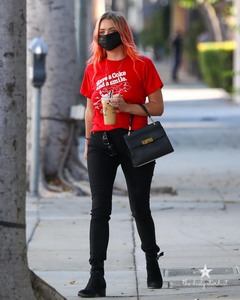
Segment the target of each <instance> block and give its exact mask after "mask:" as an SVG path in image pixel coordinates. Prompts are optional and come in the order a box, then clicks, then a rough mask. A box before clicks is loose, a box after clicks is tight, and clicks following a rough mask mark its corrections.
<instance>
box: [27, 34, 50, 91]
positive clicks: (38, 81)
mask: <svg viewBox="0 0 240 300" xmlns="http://www.w3.org/2000/svg"><path fill="white" fill-rule="evenodd" d="M28 48H29V50H30V51H31V52H32V54H33V56H32V66H31V67H30V79H31V80H32V84H33V86H34V87H36V88H41V87H42V86H43V84H44V82H45V79H46V70H45V61H46V55H47V51H48V47H47V44H46V43H45V41H44V40H43V39H42V38H35V39H33V40H32V42H31V43H30V45H29V47H28Z"/></svg>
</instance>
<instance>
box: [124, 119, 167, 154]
mask: <svg viewBox="0 0 240 300" xmlns="http://www.w3.org/2000/svg"><path fill="white" fill-rule="evenodd" d="M164 136H166V132H165V130H164V128H163V127H162V125H161V123H160V122H159V121H156V122H154V123H152V124H149V125H147V126H145V127H143V128H141V129H138V130H136V131H132V132H131V133H130V135H125V136H124V138H125V141H126V143H127V144H128V147H129V148H130V149H133V148H135V147H139V146H141V145H142V146H144V145H147V144H149V143H152V142H153V141H156V140H158V139H161V138H162V137H164Z"/></svg>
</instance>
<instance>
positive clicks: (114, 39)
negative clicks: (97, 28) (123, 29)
mask: <svg viewBox="0 0 240 300" xmlns="http://www.w3.org/2000/svg"><path fill="white" fill-rule="evenodd" d="M98 44H99V45H100V46H101V47H103V48H104V49H105V50H107V51H111V50H113V49H115V48H117V47H118V46H120V45H121V44H122V41H121V37H120V34H119V32H117V31H115V32H113V33H109V34H106V35H99V37H98Z"/></svg>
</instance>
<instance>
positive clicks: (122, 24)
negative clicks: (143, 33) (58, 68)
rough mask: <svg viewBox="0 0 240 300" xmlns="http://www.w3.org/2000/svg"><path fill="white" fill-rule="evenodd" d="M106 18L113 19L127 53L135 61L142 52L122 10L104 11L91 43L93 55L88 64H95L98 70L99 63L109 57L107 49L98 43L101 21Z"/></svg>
mask: <svg viewBox="0 0 240 300" xmlns="http://www.w3.org/2000/svg"><path fill="white" fill-rule="evenodd" d="M104 19H108V20H111V21H112V22H113V24H114V26H115V28H116V30H117V31H118V32H119V34H120V37H121V40H122V43H123V48H124V52H125V55H127V56H129V57H130V58H131V59H132V60H133V61H136V60H139V59H140V54H139V52H138V50H137V46H136V44H135V43H134V39H133V34H132V31H131V30H130V28H129V26H128V24H127V21H126V19H125V17H124V16H123V15H122V14H121V13H120V12H115V11H109V12H106V13H104V14H103V15H102V16H101V17H100V18H99V20H98V21H97V23H96V26H95V29H94V32H93V41H92V43H91V45H90V51H91V52H90V54H91V56H90V59H89V60H88V64H93V66H94V69H95V70H96V66H97V64H98V63H99V62H100V61H101V60H103V59H104V58H106V57H107V54H106V50H104V49H103V48H102V47H101V46H99V45H98V36H99V27H100V23H101V21H102V20H104Z"/></svg>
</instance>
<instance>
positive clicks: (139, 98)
mask: <svg viewBox="0 0 240 300" xmlns="http://www.w3.org/2000/svg"><path fill="white" fill-rule="evenodd" d="M162 87H163V82H162V80H161V78H160V77H159V75H158V72H157V70H156V68H155V66H154V64H153V62H152V61H151V60H150V59H149V58H147V57H145V56H141V60H137V61H135V62H133V60H132V59H131V58H130V57H128V56H127V57H126V58H124V59H122V60H118V61H112V60H106V59H104V60H102V61H101V62H100V63H99V65H98V66H97V72H96V74H95V72H94V69H93V65H92V64H90V65H88V66H87V68H86V70H85V74H84V78H83V82H82V86H81V89H80V93H81V94H82V95H83V96H85V97H87V98H89V99H91V101H92V104H93V110H94V114H93V120H92V129H91V131H92V132H93V131H107V130H112V129H117V128H125V129H128V126H129V120H130V114H128V113H125V112H120V111H117V116H116V124H115V125H104V122H103V113H102V103H101V97H102V96H103V95H107V94H109V93H110V91H113V95H114V94H121V95H122V97H123V98H124V100H125V101H126V102H128V103H145V101H146V97H147V96H148V95H150V94H152V93H153V92H155V91H156V90H157V89H159V88H162ZM146 125H147V117H146V116H137V115H134V120H133V125H132V129H133V130H136V129H138V128H141V127H143V126H146Z"/></svg>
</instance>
